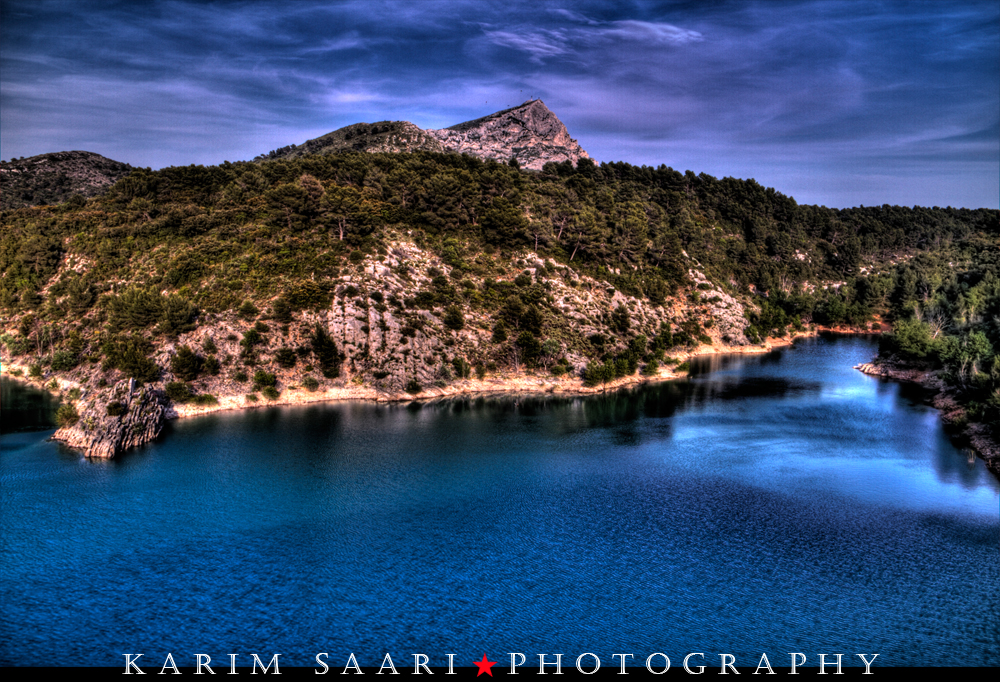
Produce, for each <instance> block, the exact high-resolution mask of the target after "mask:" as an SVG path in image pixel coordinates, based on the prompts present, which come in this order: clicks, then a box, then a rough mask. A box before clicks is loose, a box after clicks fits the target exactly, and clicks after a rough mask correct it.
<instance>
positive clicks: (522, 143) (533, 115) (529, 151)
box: [427, 99, 590, 170]
mask: <svg viewBox="0 0 1000 682" xmlns="http://www.w3.org/2000/svg"><path fill="white" fill-rule="evenodd" d="M427 133H428V134H430V135H433V136H434V137H436V138H437V139H438V140H440V141H441V143H442V144H443V145H444V146H445V147H447V148H448V149H449V150H452V151H456V152H459V153H461V154H470V155H472V156H476V157H479V158H481V159H494V160H495V161H500V162H507V161H509V160H510V159H511V158H515V159H517V161H518V163H519V164H520V166H521V167H522V168H528V169H531V170H541V169H542V166H544V165H545V164H546V163H549V162H555V163H561V162H563V161H569V162H571V163H572V164H573V165H576V163H577V161H579V160H580V159H581V158H583V159H586V158H590V157H589V156H588V155H587V152H585V151H584V150H583V148H582V147H580V145H579V144H578V143H577V141H576V140H574V139H573V138H571V137H570V136H569V132H568V131H567V130H566V126H565V125H563V122H562V121H560V120H559V117H557V116H556V115H555V114H554V113H552V111H551V110H549V108H548V107H547V106H545V104H544V103H543V102H542V101H541V100H539V99H536V100H531V101H528V102H525V103H524V104H522V105H521V106H519V107H514V108H513V109H507V110H505V111H498V112H497V113H495V114H490V115H489V116H485V117H483V118H477V119H475V120H474V121H466V122H465V123H459V124H458V125H455V126H451V127H450V128H445V129H443V130H428V131H427Z"/></svg>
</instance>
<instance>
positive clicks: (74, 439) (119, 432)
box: [52, 379, 166, 459]
mask: <svg viewBox="0 0 1000 682" xmlns="http://www.w3.org/2000/svg"><path fill="white" fill-rule="evenodd" d="M109 406H111V407H112V409H110V410H109V409H108V408H109ZM108 412H112V413H113V414H111V415H109V414H108ZM165 412H166V408H165V401H164V396H163V394H162V393H161V392H160V391H157V390H154V389H152V388H149V387H147V386H143V387H137V386H136V385H135V381H134V380H131V379H129V380H126V381H120V382H118V383H117V384H115V385H114V386H113V387H112V389H111V390H110V391H109V392H107V393H99V394H96V395H94V396H93V397H92V398H91V399H90V400H89V401H88V402H87V404H86V407H85V408H84V409H83V411H82V413H81V414H80V419H79V420H78V421H77V422H76V424H73V425H72V426H69V427H64V428H61V429H59V430H58V431H56V432H55V434H54V435H53V436H52V438H53V439H54V440H58V441H62V442H64V443H66V444H67V445H69V446H70V447H73V448H79V449H80V450H83V452H84V454H85V455H86V456H87V457H101V458H106V459H111V458H113V457H115V456H116V455H119V454H121V453H122V452H124V451H126V450H128V449H130V448H134V447H137V446H139V445H142V444H143V443H148V442H149V441H151V440H153V439H154V438H156V437H157V436H158V435H160V431H161V430H163V422H164V418H165V416H166V415H165Z"/></svg>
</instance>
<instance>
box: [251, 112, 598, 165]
mask: <svg viewBox="0 0 1000 682" xmlns="http://www.w3.org/2000/svg"><path fill="white" fill-rule="evenodd" d="M419 150H426V151H432V152H457V153H459V154H469V155H471V156H475V157H478V158H480V159H493V160H495V161H499V162H501V163H506V162H508V161H510V159H511V158H514V159H517V161H518V163H519V164H520V166H521V167H522V168H528V169H531V170H541V169H542V166H544V165H545V164H546V163H549V162H555V163H562V162H564V161H569V162H571V163H573V164H574V165H575V164H576V162H577V161H579V160H580V159H581V158H590V157H589V156H588V155H587V152H585V151H584V150H583V149H582V148H581V147H580V145H579V144H577V141H576V140H574V139H573V138H571V137H570V136H569V132H568V131H567V130H566V126H565V125H563V122H562V121H560V120H559V117H558V116H556V115H555V114H554V113H552V111H551V110H550V109H549V108H548V107H547V106H545V102H543V101H542V100H540V99H530V100H528V101H527V102H525V103H524V104H521V105H519V106H516V107H512V108H510V109H504V110H503V111H497V112H495V113H492V114H489V115H488V116H483V117H482V118H477V119H473V120H471V121H466V122H464V123H459V124H457V125H453V126H451V127H449V128H443V129H441V130H422V129H420V128H418V127H417V126H415V125H414V124H412V123H410V122H409V121H380V122H378V123H355V124H353V125H349V126H346V127H344V128H339V129H337V130H334V131H333V132H330V133H327V134H326V135H323V136H321V137H317V138H315V139H312V140H307V141H306V142H303V143H302V144H299V145H294V144H293V145H289V146H287V147H282V148H281V149H276V150H275V151H273V152H270V153H268V154H264V155H262V156H258V157H257V158H256V159H254V160H255V161H265V160H268V159H285V158H297V157H300V156H306V155H308V154H331V153H336V152H342V151H364V152H412V151H419Z"/></svg>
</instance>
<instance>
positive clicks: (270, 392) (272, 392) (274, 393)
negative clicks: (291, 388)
mask: <svg viewBox="0 0 1000 682" xmlns="http://www.w3.org/2000/svg"><path fill="white" fill-rule="evenodd" d="M260 392H261V393H262V394H263V395H264V397H265V398H267V399H268V400H277V399H278V396H279V395H281V394H280V393H278V389H276V388H275V387H274V386H265V387H264V388H262V389H261V391H260Z"/></svg>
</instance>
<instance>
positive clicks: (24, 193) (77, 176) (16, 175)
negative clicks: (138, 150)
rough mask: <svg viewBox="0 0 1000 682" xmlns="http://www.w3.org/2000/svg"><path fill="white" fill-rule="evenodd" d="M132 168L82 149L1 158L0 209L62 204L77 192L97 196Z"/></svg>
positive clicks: (87, 195) (86, 196) (81, 194)
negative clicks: (7, 158) (6, 158)
mask: <svg viewBox="0 0 1000 682" xmlns="http://www.w3.org/2000/svg"><path fill="white" fill-rule="evenodd" d="M132 170H133V169H132V166H130V165H129V164H127V163H122V162H121V161H115V160H113V159H109V158H107V157H104V156H101V155H100V154H95V153H93V152H83V151H72V152H52V153H49V154H39V155H38V156H32V157H29V158H26V159H25V158H21V159H11V160H10V161H0V209H4V210H7V209H12V208H21V207H23V206H40V205H45V204H60V203H62V202H64V201H66V200H68V199H69V198H70V197H72V196H73V195H74V194H79V195H80V196H82V197H84V198H90V197H95V196H97V195H98V194H100V193H102V192H103V191H104V190H106V189H107V188H108V187H110V186H111V185H113V184H115V183H116V182H118V180H120V179H121V178H123V177H124V176H126V175H128V174H129V173H131V172H132Z"/></svg>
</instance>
